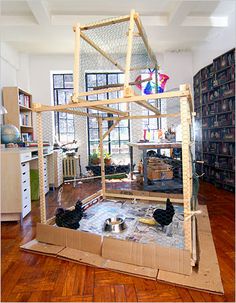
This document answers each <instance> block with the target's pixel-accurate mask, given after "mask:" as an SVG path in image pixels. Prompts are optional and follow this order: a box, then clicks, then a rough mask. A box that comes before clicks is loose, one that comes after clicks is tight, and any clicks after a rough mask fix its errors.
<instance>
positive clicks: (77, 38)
mask: <svg viewBox="0 0 236 303" xmlns="http://www.w3.org/2000/svg"><path fill="white" fill-rule="evenodd" d="M73 29H74V32H75V48H74V70H73V87H74V92H73V96H72V102H74V103H77V102H78V97H79V72H80V71H79V69H80V25H79V24H76V26H74V28H73Z"/></svg>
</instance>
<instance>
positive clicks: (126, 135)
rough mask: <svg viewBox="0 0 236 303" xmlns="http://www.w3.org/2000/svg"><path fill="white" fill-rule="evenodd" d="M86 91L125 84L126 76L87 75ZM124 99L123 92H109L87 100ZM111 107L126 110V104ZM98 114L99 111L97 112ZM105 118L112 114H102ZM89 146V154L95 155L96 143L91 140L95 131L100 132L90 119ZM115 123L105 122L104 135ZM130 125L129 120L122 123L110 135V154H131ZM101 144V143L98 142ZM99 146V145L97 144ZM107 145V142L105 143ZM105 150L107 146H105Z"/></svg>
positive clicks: (118, 74) (107, 74)
mask: <svg viewBox="0 0 236 303" xmlns="http://www.w3.org/2000/svg"><path fill="white" fill-rule="evenodd" d="M85 78H86V91H91V90H93V88H94V87H99V86H103V85H109V84H117V83H123V82H124V75H123V74H122V73H86V77H85ZM120 97H122V94H121V92H109V93H105V94H100V95H96V96H93V97H92V98H91V96H89V97H88V98H87V100H103V99H116V98H120ZM109 106H110V107H112V108H114V109H118V110H125V108H124V104H112V105H109ZM88 112H89V113H91V112H93V113H94V112H95V111H94V110H93V111H92V110H90V109H88ZM96 112H97V111H96ZM102 115H103V116H104V117H107V116H110V117H112V116H113V115H112V114H106V113H104V114H102ZM87 121H88V146H89V149H88V151H89V154H91V153H93V151H94V147H95V145H94V141H93V140H91V139H92V138H91V137H92V136H93V130H95V129H96V130H98V126H97V125H96V126H95V125H94V122H93V121H92V120H91V119H90V118H88V119H87ZM112 124H113V123H112V122H111V123H109V122H107V121H103V133H105V131H107V130H108V127H111V125H112ZM129 125H130V123H129V121H128V120H124V121H122V122H121V123H120V124H119V125H118V126H116V127H115V129H114V130H112V132H111V134H109V135H108V142H107V143H106V144H108V146H107V147H108V151H109V153H111V154H112V153H116V154H127V155H128V153H129V150H128V146H127V143H128V142H129V140H130V127H129ZM97 142H99V141H97ZM97 145H98V143H97ZM104 145H105V141H104ZM104 149H106V148H105V146H104Z"/></svg>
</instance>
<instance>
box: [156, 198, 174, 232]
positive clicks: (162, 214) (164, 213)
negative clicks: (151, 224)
mask: <svg viewBox="0 0 236 303" xmlns="http://www.w3.org/2000/svg"><path fill="white" fill-rule="evenodd" d="M174 214H175V210H174V207H173V205H172V203H171V202H170V199H167V200H166V209H156V210H155V211H154V213H153V218H154V219H155V220H156V221H157V223H159V224H160V225H161V227H162V230H163V228H164V226H165V225H169V224H170V223H171V222H172V219H173V216H174Z"/></svg>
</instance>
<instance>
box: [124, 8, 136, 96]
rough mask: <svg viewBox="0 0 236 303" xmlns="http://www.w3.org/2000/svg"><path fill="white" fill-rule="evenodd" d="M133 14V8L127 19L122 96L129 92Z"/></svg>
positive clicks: (127, 94)
mask: <svg viewBox="0 0 236 303" xmlns="http://www.w3.org/2000/svg"><path fill="white" fill-rule="evenodd" d="M134 15H135V10H133V9H132V10H131V12H130V21H129V32H128V44H127V53H126V61H125V79H124V97H129V96H130V94H131V87H130V85H129V82H130V66H131V58H132V45H133V33H134Z"/></svg>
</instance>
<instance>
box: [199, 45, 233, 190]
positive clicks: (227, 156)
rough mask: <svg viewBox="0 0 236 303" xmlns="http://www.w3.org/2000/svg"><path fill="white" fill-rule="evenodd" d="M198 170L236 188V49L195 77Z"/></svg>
mask: <svg viewBox="0 0 236 303" xmlns="http://www.w3.org/2000/svg"><path fill="white" fill-rule="evenodd" d="M193 85H194V108H195V112H196V120H195V142H196V144H195V155H196V160H203V161H204V164H196V171H197V173H198V174H202V173H204V176H203V179H204V180H205V181H208V182H211V183H213V184H214V185H215V186H218V187H221V188H224V189H227V190H230V191H234V190H235V49H232V50H230V51H228V52H226V53H225V54H223V55H221V56H219V57H217V58H215V59H214V60H213V63H212V64H210V65H207V66H206V67H204V68H202V69H201V70H200V71H199V72H198V73H197V74H196V75H195V76H194V78H193Z"/></svg>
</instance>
